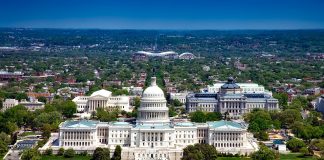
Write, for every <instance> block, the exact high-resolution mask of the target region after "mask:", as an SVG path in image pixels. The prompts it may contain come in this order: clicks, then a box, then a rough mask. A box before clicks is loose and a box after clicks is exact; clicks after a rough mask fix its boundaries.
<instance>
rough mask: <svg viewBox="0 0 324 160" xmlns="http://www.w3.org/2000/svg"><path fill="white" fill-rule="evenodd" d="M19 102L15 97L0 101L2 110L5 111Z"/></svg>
mask: <svg viewBox="0 0 324 160" xmlns="http://www.w3.org/2000/svg"><path fill="white" fill-rule="evenodd" d="M18 104H19V101H18V100H15V99H6V100H5V101H4V102H3V103H2V111H6V110H7V109H9V108H12V107H14V106H16V105H18Z"/></svg>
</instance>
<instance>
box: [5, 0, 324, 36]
mask: <svg viewBox="0 0 324 160" xmlns="http://www.w3.org/2000/svg"><path fill="white" fill-rule="evenodd" d="M0 27H24V28H75V29H77V28H92V29H94V28H97V29H177V30H182V29H184V30H195V29H217V30H233V29H324V0H0Z"/></svg>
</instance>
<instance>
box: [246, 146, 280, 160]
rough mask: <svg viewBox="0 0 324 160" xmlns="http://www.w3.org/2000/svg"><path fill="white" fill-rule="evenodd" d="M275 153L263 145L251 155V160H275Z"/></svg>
mask: <svg viewBox="0 0 324 160" xmlns="http://www.w3.org/2000/svg"><path fill="white" fill-rule="evenodd" d="M277 156H278V155H276V153H275V152H274V151H272V150H271V149H269V148H268V147H266V146H264V145H260V148H259V150H258V151H256V152H254V153H252V156H251V157H252V159H253V160H274V159H277Z"/></svg>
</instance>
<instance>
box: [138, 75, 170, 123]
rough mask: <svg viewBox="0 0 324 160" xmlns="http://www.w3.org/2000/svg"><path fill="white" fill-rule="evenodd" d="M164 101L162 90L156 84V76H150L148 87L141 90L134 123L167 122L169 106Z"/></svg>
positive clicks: (168, 120)
mask: <svg viewBox="0 0 324 160" xmlns="http://www.w3.org/2000/svg"><path fill="white" fill-rule="evenodd" d="M166 103H167V101H166V99H165V97H164V92H163V91H162V89H161V88H160V87H159V86H158V85H157V84H156V77H152V78H151V85H150V87H148V88H146V89H145V90H144V92H143V95H142V98H141V105H140V107H139V109H138V115H137V120H136V123H137V124H141V123H169V122H170V119H169V108H168V107H167V104H166Z"/></svg>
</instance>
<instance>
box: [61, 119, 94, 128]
mask: <svg viewBox="0 0 324 160" xmlns="http://www.w3.org/2000/svg"><path fill="white" fill-rule="evenodd" d="M98 123H99V121H92V120H78V121H65V122H64V123H63V125H62V127H66V128H92V127H95V126H96V125H97V124H98Z"/></svg>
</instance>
